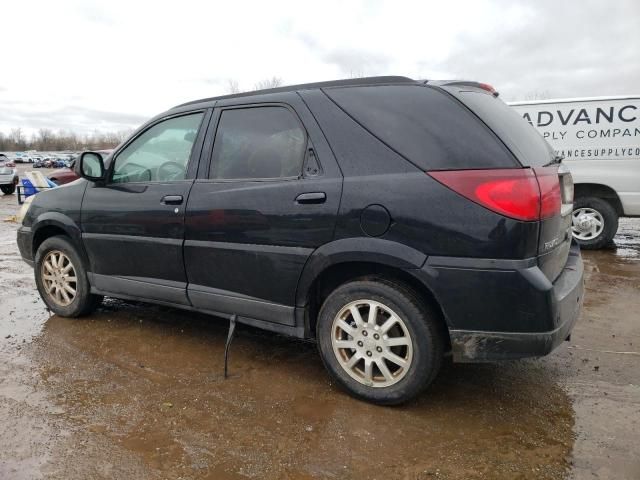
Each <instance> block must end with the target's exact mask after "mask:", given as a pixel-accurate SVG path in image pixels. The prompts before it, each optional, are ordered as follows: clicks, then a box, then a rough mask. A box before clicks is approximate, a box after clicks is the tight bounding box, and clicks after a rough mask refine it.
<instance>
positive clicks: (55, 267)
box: [35, 236, 102, 317]
mask: <svg viewBox="0 0 640 480" xmlns="http://www.w3.org/2000/svg"><path fill="white" fill-rule="evenodd" d="M35 277H36V285H37V286H38V291H39V292H40V296H41V297H42V300H44V302H45V303H46V304H47V306H48V307H49V309H50V310H51V311H52V312H54V313H55V314H56V315H60V316H62V317H79V316H81V315H87V314H89V313H91V312H92V311H93V310H94V309H95V308H96V307H97V306H98V305H99V304H100V302H101V301H102V297H101V296H99V295H93V294H91V287H90V286H89V280H88V279H87V272H86V270H85V268H84V265H83V263H82V260H81V259H80V256H79V255H78V254H77V253H76V251H75V248H74V247H73V245H72V244H71V242H70V241H69V240H68V239H67V238H65V237H63V236H55V237H50V238H47V239H46V240H45V241H44V242H42V244H41V245H40V247H39V248H38V251H37V252H36V259H35Z"/></svg>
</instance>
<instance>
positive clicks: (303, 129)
mask: <svg viewBox="0 0 640 480" xmlns="http://www.w3.org/2000/svg"><path fill="white" fill-rule="evenodd" d="M291 95H292V96H293V97H294V98H291V99H289V103H287V104H253V105H228V106H225V107H221V108H218V109H216V111H215V113H214V118H213V121H212V127H210V133H208V134H207V136H208V137H209V138H210V139H213V138H215V141H214V143H213V149H212V154H211V162H210V167H209V169H208V171H206V170H205V171H200V172H199V174H198V179H197V180H196V182H195V183H194V186H193V189H192V191H191V194H190V196H189V203H188V205H187V213H186V220H185V223H186V232H185V266H186V270H187V276H188V281H189V286H188V291H189V298H190V300H191V302H192V303H193V305H194V306H196V307H198V308H201V309H205V310H209V311H214V312H221V313H227V314H237V315H240V316H243V317H248V318H253V319H258V320H262V321H267V322H273V323H277V324H284V325H289V326H292V325H294V323H295V321H294V318H295V292H296V287H297V282H298V279H299V277H300V274H301V272H302V268H303V267H304V264H305V262H306V261H307V259H308V258H309V256H310V255H311V253H312V252H313V250H314V249H315V248H317V247H319V246H321V245H322V244H324V243H326V242H329V241H331V239H332V238H333V231H334V226H335V221H336V214H337V211H338V207H339V203H340V194H341V191H342V175H341V174H340V170H339V168H338V166H337V164H336V162H335V159H334V157H333V154H332V153H331V149H330V148H329V146H328V144H327V143H326V140H325V139H324V137H323V136H322V133H321V132H320V129H319V128H318V126H317V124H315V121H314V120H313V117H312V116H311V114H310V113H309V112H308V110H306V107H305V106H304V104H302V102H301V101H300V103H298V104H296V103H295V102H296V99H298V100H299V97H297V96H296V95H295V94H291ZM292 105H296V108H295V109H294V108H293V107H292ZM302 120H303V121H304V123H303V121H302ZM263 326H264V325H263Z"/></svg>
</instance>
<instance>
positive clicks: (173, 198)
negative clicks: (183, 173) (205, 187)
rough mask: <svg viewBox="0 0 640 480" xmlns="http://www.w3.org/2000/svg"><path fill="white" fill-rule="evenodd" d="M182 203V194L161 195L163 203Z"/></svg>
mask: <svg viewBox="0 0 640 480" xmlns="http://www.w3.org/2000/svg"><path fill="white" fill-rule="evenodd" d="M181 203H182V195H165V196H164V197H162V204H163V205H180V204H181Z"/></svg>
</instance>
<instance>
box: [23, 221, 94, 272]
mask: <svg viewBox="0 0 640 480" xmlns="http://www.w3.org/2000/svg"><path fill="white" fill-rule="evenodd" d="M32 231H33V240H32V243H31V249H32V252H33V258H35V256H36V252H37V251H38V248H40V245H42V242H44V241H45V240H46V239H47V238H51V237H53V236H57V235H60V236H65V237H67V238H69V240H70V241H71V243H72V244H73V246H74V247H75V248H76V251H77V252H78V255H80V258H81V259H82V261H83V262H84V263H85V265H87V266H88V265H89V263H88V258H87V255H86V252H85V251H84V248H83V245H82V232H81V231H80V228H79V227H78V226H77V225H76V223H75V222H74V221H73V220H72V219H70V218H69V217H67V216H66V215H63V214H61V213H59V212H46V213H44V214H42V215H41V216H39V217H38V218H37V219H36V221H35V222H34V224H33V226H32Z"/></svg>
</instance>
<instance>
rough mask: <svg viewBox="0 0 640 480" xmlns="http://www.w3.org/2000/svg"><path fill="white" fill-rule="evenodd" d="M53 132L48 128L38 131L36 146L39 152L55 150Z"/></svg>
mask: <svg viewBox="0 0 640 480" xmlns="http://www.w3.org/2000/svg"><path fill="white" fill-rule="evenodd" d="M52 143H53V132H52V131H51V130H49V129H48V128H41V129H40V130H38V134H37V137H36V142H35V144H36V145H35V146H36V149H38V150H51V149H52V148H53V145H52Z"/></svg>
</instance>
